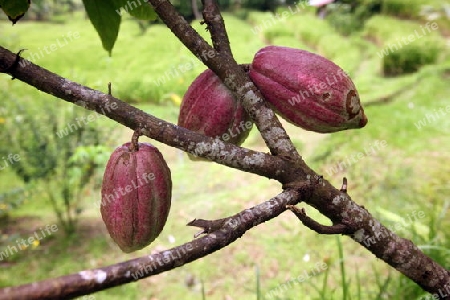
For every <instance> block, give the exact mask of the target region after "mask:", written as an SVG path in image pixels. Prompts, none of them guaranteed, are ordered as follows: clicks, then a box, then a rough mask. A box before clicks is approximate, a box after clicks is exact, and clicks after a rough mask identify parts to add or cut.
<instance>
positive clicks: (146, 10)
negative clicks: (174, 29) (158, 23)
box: [113, 0, 157, 20]
mask: <svg viewBox="0 0 450 300" xmlns="http://www.w3.org/2000/svg"><path fill="white" fill-rule="evenodd" d="M113 1H114V6H115V7H116V12H117V13H119V14H120V15H122V13H123V12H124V11H125V12H127V13H129V14H130V15H132V16H133V17H135V18H137V19H139V20H156V17H157V15H156V12H155V11H154V10H153V7H152V6H151V5H150V4H149V3H148V2H147V1H146V0H134V1H130V0H113Z"/></svg>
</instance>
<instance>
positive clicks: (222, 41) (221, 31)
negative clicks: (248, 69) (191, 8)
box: [202, 0, 233, 57]
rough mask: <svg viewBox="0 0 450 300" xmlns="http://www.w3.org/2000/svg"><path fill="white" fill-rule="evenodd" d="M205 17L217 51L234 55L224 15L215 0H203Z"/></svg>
mask: <svg viewBox="0 0 450 300" xmlns="http://www.w3.org/2000/svg"><path fill="white" fill-rule="evenodd" d="M202 3H203V18H204V20H205V23H206V24H207V25H208V27H207V28H208V30H209V32H210V33H211V40H212V42H213V46H214V49H216V50H217V52H219V53H222V54H225V55H228V56H230V57H233V53H232V52H231V48H230V41H229V39H228V34H227V31H226V29H225V23H224V22H223V18H222V15H221V13H220V10H219V5H218V4H217V2H216V1H214V0H203V1H202Z"/></svg>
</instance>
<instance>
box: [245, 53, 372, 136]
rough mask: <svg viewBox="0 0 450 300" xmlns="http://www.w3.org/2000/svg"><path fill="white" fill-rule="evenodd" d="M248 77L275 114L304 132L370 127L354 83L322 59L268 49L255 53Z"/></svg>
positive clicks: (341, 71)
mask: <svg viewBox="0 0 450 300" xmlns="http://www.w3.org/2000/svg"><path fill="white" fill-rule="evenodd" d="M249 76H250V78H251V79H252V81H253V82H254V83H255V85H256V86H257V87H258V89H259V90H260V91H261V93H262V95H263V96H264V97H265V99H266V100H267V101H268V102H269V103H270V104H271V106H272V107H273V108H274V110H275V111H277V112H278V113H279V114H280V115H281V116H282V117H284V118H285V119H286V120H287V121H289V122H291V123H293V124H294V125H297V126H300V127H302V128H303V129H306V130H311V131H315V132H321V133H326V132H336V131H340V130H346V129H352V128H361V127H364V126H365V125H366V124H367V117H366V116H365V115H364V110H363V108H362V106H361V103H360V100H359V95H358V92H357V91H356V88H355V85H354V84H353V82H352V80H351V79H350V78H349V77H348V75H347V74H346V73H345V72H344V71H343V70H342V69H341V68H340V67H339V66H337V65H336V64H335V63H333V62H332V61H330V60H328V59H326V58H324V57H322V56H319V55H317V54H314V53H310V52H308V51H305V50H299V49H292V48H287V47H279V46H268V47H265V48H262V49H260V50H259V51H258V52H257V53H256V55H255V57H254V59H253V62H252V64H251V66H250V72H249Z"/></svg>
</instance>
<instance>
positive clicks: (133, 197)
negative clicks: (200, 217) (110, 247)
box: [100, 143, 172, 253]
mask: <svg viewBox="0 0 450 300" xmlns="http://www.w3.org/2000/svg"><path fill="white" fill-rule="evenodd" d="M136 144H137V145H138V147H137V148H138V149H137V150H136V149H135V148H136V147H131V143H126V144H124V145H122V146H121V147H118V148H117V149H116V150H115V151H114V152H113V153H112V154H111V157H110V158H109V161H108V163H107V165H106V169H105V174H104V176H103V183H102V203H101V207H100V211H101V214H102V218H103V221H104V222H105V225H106V228H107V230H108V232H109V234H110V236H111V237H112V239H113V240H114V241H115V242H116V244H117V245H118V246H119V247H120V249H121V250H122V251H123V252H126V253H129V252H133V251H136V250H139V249H142V248H144V247H146V246H148V245H149V244H150V243H151V242H153V241H154V240H155V239H156V238H157V237H158V235H159V234H160V233H161V231H162V229H163V227H164V224H165V223H166V220H167V216H168V214H169V210H170V202H171V195H172V179H171V177H170V169H169V167H168V166H167V164H166V162H165V160H164V158H163V156H162V154H161V153H160V152H159V150H158V149H157V148H156V147H154V146H152V145H151V144H147V143H136Z"/></svg>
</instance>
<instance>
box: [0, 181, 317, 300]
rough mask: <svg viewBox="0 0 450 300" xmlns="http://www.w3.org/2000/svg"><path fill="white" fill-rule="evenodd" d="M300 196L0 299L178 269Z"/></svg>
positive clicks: (67, 291) (59, 294) (51, 295)
mask: <svg viewBox="0 0 450 300" xmlns="http://www.w3.org/2000/svg"><path fill="white" fill-rule="evenodd" d="M304 194H305V195H308V194H310V191H309V190H308V186H305V189H304ZM303 197H304V195H302V193H299V192H297V191H294V190H288V191H285V192H283V193H281V194H279V195H278V196H276V197H274V198H272V199H270V200H269V201H266V202H264V203H261V204H259V205H256V206H254V207H252V208H249V209H246V210H243V211H242V212H240V213H238V214H236V215H234V216H232V217H230V218H227V219H224V220H226V222H224V223H223V226H221V227H220V228H218V229H217V230H216V231H214V232H211V233H210V234H208V235H205V236H203V237H201V238H198V239H195V240H192V241H191V242H188V243H185V244H183V245H180V246H178V247H174V248H172V249H169V250H166V251H162V252H159V253H156V254H152V255H145V256H142V257H139V258H135V259H132V260H128V261H125V262H121V263H118V264H115V265H111V266H108V267H104V268H99V269H91V270H85V271H81V272H78V273H76V274H71V275H67V276H62V277H58V278H54V279H48V280H44V281H40V282H37V283H32V284H26V285H22V286H17V287H8V288H3V289H0V300H6V299H27V300H33V299H71V298H73V297H76V296H81V295H87V294H91V293H94V292H98V291H102V290H105V289H108V288H111V287H115V286H119V285H122V284H125V283H129V282H133V281H136V280H139V279H142V278H146V277H149V276H152V275H156V274H159V273H162V272H165V271H169V270H172V269H174V268H177V267H181V266H183V265H185V264H187V263H190V262H192V261H195V260H196V259H198V258H201V257H204V256H206V255H208V254H211V253H213V252H215V251H217V250H219V249H222V248H224V247H226V246H228V245H229V244H231V243H233V242H234V241H235V240H237V239H238V238H240V237H241V236H242V235H243V234H244V233H245V232H246V231H247V230H249V229H251V228H253V227H255V226H257V225H259V224H261V223H264V222H266V221H268V220H270V219H273V218H275V217H277V216H278V215H280V214H281V213H282V212H284V211H285V210H286V205H288V204H296V203H297V202H298V201H300V200H301V199H303Z"/></svg>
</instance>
